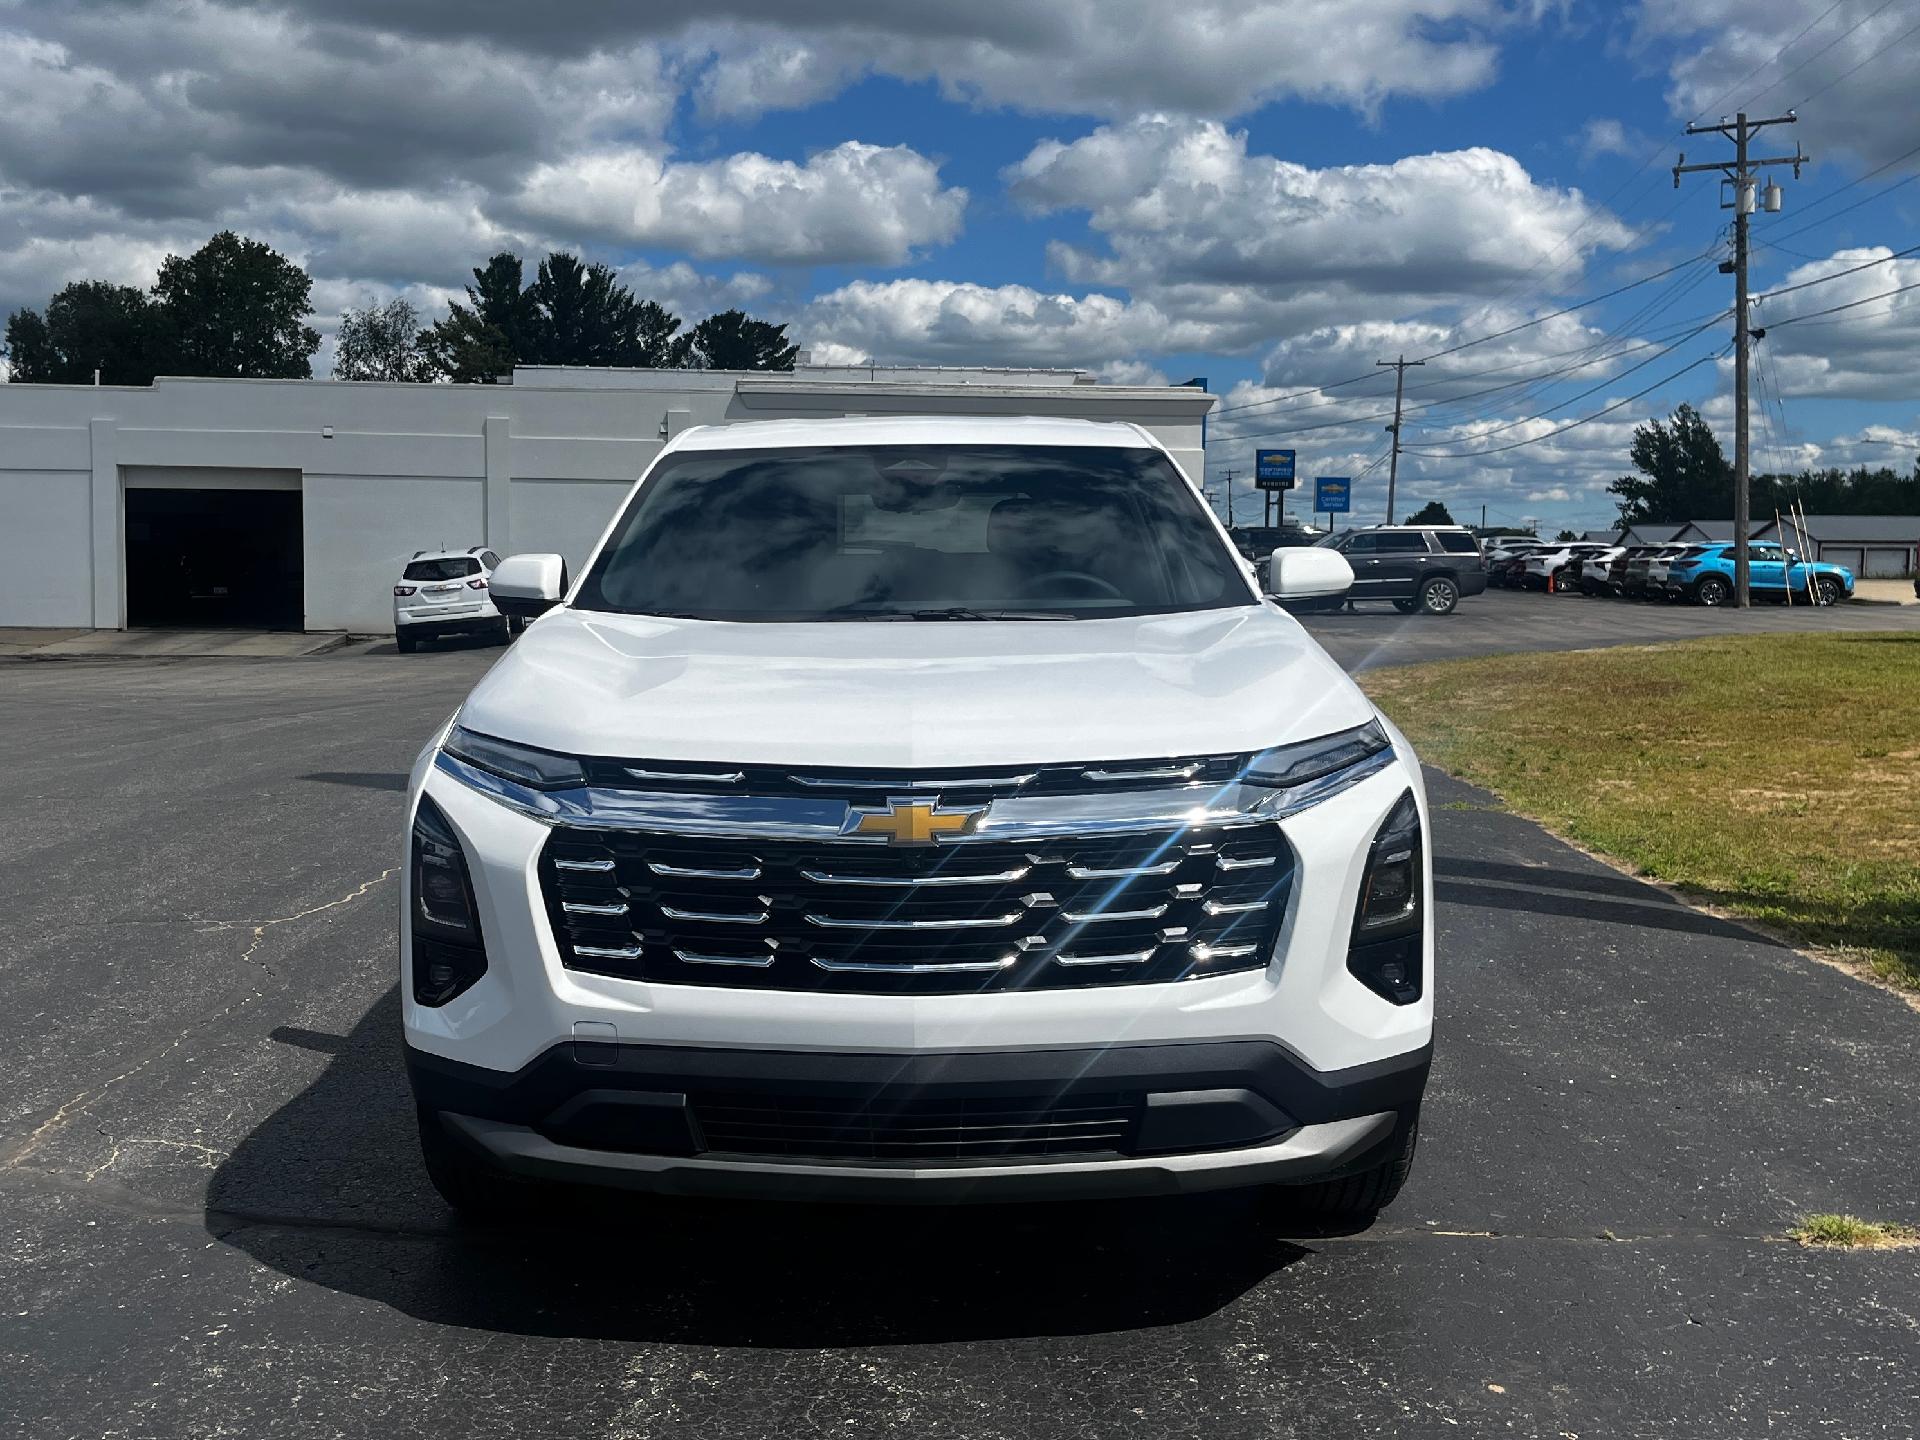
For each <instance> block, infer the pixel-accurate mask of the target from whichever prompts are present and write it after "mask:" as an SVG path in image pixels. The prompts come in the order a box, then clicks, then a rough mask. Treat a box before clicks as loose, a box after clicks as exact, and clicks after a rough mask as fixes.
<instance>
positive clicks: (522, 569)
mask: <svg viewBox="0 0 1920 1440" xmlns="http://www.w3.org/2000/svg"><path fill="white" fill-rule="evenodd" d="M488 585H489V588H490V590H491V593H492V595H493V605H494V608H495V609H496V610H498V611H499V612H500V613H501V614H502V615H506V616H509V617H511V618H512V619H515V620H531V619H533V618H534V617H535V616H536V615H544V614H546V613H547V611H549V610H551V609H552V608H553V607H554V606H555V605H558V604H559V603H560V600H561V597H562V596H564V595H565V594H566V593H567V562H566V560H565V559H563V558H562V557H561V556H558V555H509V556H508V557H507V558H506V559H504V560H502V561H501V562H500V563H499V564H498V565H496V566H495V567H494V570H493V579H492V580H490V581H489V582H488Z"/></svg>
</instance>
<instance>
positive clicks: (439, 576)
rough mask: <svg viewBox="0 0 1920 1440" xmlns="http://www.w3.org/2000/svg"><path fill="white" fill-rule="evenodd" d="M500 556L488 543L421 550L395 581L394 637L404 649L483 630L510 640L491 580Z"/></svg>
mask: <svg viewBox="0 0 1920 1440" xmlns="http://www.w3.org/2000/svg"><path fill="white" fill-rule="evenodd" d="M499 563H500V557H499V556H498V555H495V554H494V553H493V551H491V550H488V549H486V548H485V547H483V546H480V545H475V546H474V547H472V548H471V549H469V550H416V551H414V552H413V558H412V559H411V560H409V561H408V562H407V568H406V569H405V570H404V571H402V572H401V575H400V579H399V581H398V583H396V584H395V585H394V587H393V638H394V643H395V644H396V645H398V646H399V648H400V653H401V654H402V655H410V654H412V653H413V649H414V647H415V646H416V645H418V644H419V643H420V642H421V641H422V640H428V639H431V638H432V637H434V636H435V635H471V634H483V635H492V636H494V637H496V638H497V639H498V640H499V641H500V643H501V644H503V645H504V644H505V643H506V642H507V637H508V634H509V625H508V621H507V617H506V616H504V615H502V614H501V613H500V612H499V610H497V609H496V608H495V607H494V604H493V598H492V594H491V592H490V591H489V590H488V588H487V587H488V585H489V584H490V583H491V582H492V577H493V571H494V567H495V566H497V565H498V564H499Z"/></svg>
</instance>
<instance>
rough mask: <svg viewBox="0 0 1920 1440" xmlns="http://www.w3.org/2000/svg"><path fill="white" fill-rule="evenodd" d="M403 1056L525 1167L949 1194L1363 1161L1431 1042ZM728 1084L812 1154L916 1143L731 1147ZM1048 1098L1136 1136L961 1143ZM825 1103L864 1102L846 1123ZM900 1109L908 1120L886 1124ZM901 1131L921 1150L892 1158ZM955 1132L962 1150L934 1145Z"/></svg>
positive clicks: (579, 1048) (1128, 1183) (1124, 1192)
mask: <svg viewBox="0 0 1920 1440" xmlns="http://www.w3.org/2000/svg"><path fill="white" fill-rule="evenodd" d="M407 1057H408V1072H409V1076H410V1078H411V1080H412V1083H413V1088H414V1093H415V1095H416V1098H417V1099H418V1100H419V1102H420V1104H421V1105H422V1106H423V1107H424V1108H425V1109H427V1110H429V1111H432V1112H434V1113H436V1114H437V1115H438V1116H439V1119H440V1123H441V1124H442V1125H443V1127H444V1128H445V1129H446V1131H447V1133H448V1134H449V1135H450V1136H451V1137H452V1138H453V1139H454V1140H455V1141H456V1142H457V1143H460V1144H462V1145H464V1146H466V1147H467V1148H468V1149H469V1150H471V1151H473V1152H474V1153H475V1154H477V1155H478V1156H480V1157H481V1158H483V1159H484V1160H485V1161H486V1162H487V1163H489V1164H491V1165H492V1166H494V1167H495V1168H497V1169H500V1170H503V1171H506V1172H508V1173H511V1174H516V1175H521V1176H525V1177H529V1178H537V1179H547V1180H568V1181H584V1182H589V1183H597V1184H604V1185H613V1186H620V1187H623V1188H628V1189H637V1190H646V1191H653V1192H658V1193H664V1194H676V1195H710V1196H736V1197H746V1196H769V1197H780V1198H789V1199H807V1200H876V1201H888V1202H901V1201H909V1202H911V1201H920V1202H929V1203H951V1202H956V1201H1023V1200H1042V1199H1081V1198H1092V1197H1099V1196H1129V1195H1156V1194H1174V1193H1186V1192H1192V1191H1201V1190H1215V1189H1225V1188H1231V1187H1236V1186H1244V1185H1256V1184H1272V1183H1302V1182H1306V1181H1312V1180H1320V1179H1326V1178H1330V1177H1334V1176H1338V1175H1342V1174H1349V1173H1352V1172H1355V1171H1358V1170H1363V1169H1366V1168H1368V1167H1369V1166H1370V1165H1372V1164H1374V1163H1377V1162H1378V1159H1379V1158H1380V1157H1381V1156H1382V1155H1383V1154H1385V1153H1388V1151H1389V1147H1390V1146H1391V1145H1392V1144H1393V1142H1394V1139H1395V1136H1396V1134H1397V1132H1398V1131H1399V1130H1400V1129H1401V1127H1402V1126H1404V1125H1406V1124H1408V1123H1410V1122H1411V1119H1412V1117H1413V1115H1414V1113H1415V1111H1416V1110H1417V1108H1418V1106H1419V1103H1420V1097H1421V1094H1422V1092H1423V1091H1424V1089H1425V1086H1426V1079H1427V1070H1428V1065H1429V1063H1430V1059H1431V1047H1430V1046H1423V1047H1422V1048H1420V1049H1418V1050H1415V1051H1411V1052H1409V1053H1407V1054H1404V1055H1399V1056H1395V1057H1392V1058H1391V1059H1388V1060H1384V1061H1378V1062H1374V1063H1371V1064H1366V1065H1360V1066H1356V1067H1353V1068H1352V1069H1349V1070H1344V1071H1334V1072H1319V1071H1315V1070H1313V1069H1312V1068H1311V1067H1309V1066H1308V1065H1306V1064H1305V1063H1304V1062H1303V1061H1301V1060H1299V1059H1298V1058H1297V1057H1295V1056H1294V1055H1292V1054H1291V1053H1290V1052H1289V1051H1287V1050H1285V1049H1284V1048H1282V1047H1281V1046H1279V1045H1277V1044H1275V1043H1274V1042H1272V1041H1268V1040H1218V1041H1205V1042H1195V1043H1178V1044H1157V1045H1115V1046H1108V1047H1102V1048H1097V1049H1050V1050H1009V1051H966V1052H955V1053H945V1054H939V1053H927V1054H916V1055H898V1054H884V1053H877V1054H862V1053H845V1052H818V1051H784V1052H780V1051H775V1052H765V1051H743V1050H727V1049H719V1048H711V1049H709V1048H698V1047H681V1046H651V1045H607V1044H598V1043H576V1044H563V1045H559V1046H555V1047H553V1048H552V1049H550V1050H548V1051H547V1052H546V1053H544V1054H543V1055H541V1056H539V1057H538V1058H536V1059H535V1060H534V1061H532V1062H531V1063H530V1064H528V1065H527V1066H526V1067H524V1068H523V1069H521V1070H520V1071H518V1072H516V1073H513V1074H510V1075H502V1074H499V1073H497V1072H494V1071H488V1070H484V1069H481V1068H479V1067H476V1066H470V1065H464V1064H460V1063H458V1062H454V1061H450V1060H447V1059H445V1058H443V1057H440V1056H435V1055H430V1054H426V1053H424V1052H421V1051H419V1050H416V1049H413V1048H411V1047H409V1049H408V1052H407ZM716 1094H722V1095H724V1096H725V1097H726V1099H727V1103H728V1105H729V1106H731V1107H733V1109H732V1110H731V1111H729V1112H724V1113H730V1114H738V1113H739V1111H738V1107H739V1106H741V1105H742V1104H749V1105H750V1104H761V1105H766V1106H769V1107H774V1109H770V1110H769V1111H767V1112H765V1113H769V1114H771V1113H775V1112H776V1111H778V1110H782V1109H784V1113H787V1114H791V1115H795V1116H799V1117H802V1119H803V1121H804V1122H806V1123H804V1125H803V1126H802V1128H801V1129H800V1130H799V1131H796V1132H795V1133H797V1134H800V1135H801V1136H802V1137H803V1138H801V1139H799V1140H798V1141H796V1142H793V1143H792V1146H791V1147H790V1148H797V1149H799V1150H800V1151H802V1152H804V1150H805V1148H806V1147H807V1146H808V1145H812V1144H823V1148H834V1147H838V1148H840V1149H841V1150H842V1151H848V1152H850V1151H851V1150H858V1149H863V1148H865V1147H866V1146H867V1145H868V1144H869V1143H870V1142H871V1140H872V1137H874V1136H875V1135H879V1134H889V1135H890V1134H912V1135H913V1136H915V1137H916V1139H915V1140H914V1141H913V1142H911V1144H907V1143H903V1142H900V1141H882V1142H881V1143H880V1144H879V1145H878V1146H876V1147H874V1148H875V1149H877V1150H878V1151H879V1152H880V1153H866V1154H852V1153H843V1154H839V1155H835V1156H832V1157H827V1156H821V1155H813V1154H808V1153H792V1154H779V1155H774V1154H765V1153H746V1152H735V1151H729V1150H727V1149H723V1148H719V1147H720V1146H722V1145H724V1144H726V1143H727V1141H726V1139H725V1138H724V1135H723V1133H722V1131H721V1130H720V1124H721V1123H722V1122H721V1121H719V1120H718V1119H715V1120H713V1121H712V1122H711V1123H712V1124H713V1127H714V1134H713V1135H711V1136H710V1135H709V1134H708V1133H706V1126H705V1125H704V1124H703V1117H704V1116H715V1117H717V1116H720V1115H721V1114H722V1113H723V1112H722V1111H721V1110H720V1109H718V1108H715V1106H714V1102H713V1101H712V1100H711V1099H710V1098H709V1097H712V1096H714V1095H716ZM1034 1096H1044V1097H1045V1099H1044V1103H1045V1105H1046V1106H1048V1107H1051V1109H1050V1110H1049V1111H1048V1112H1047V1113H1050V1114H1069V1113H1086V1110H1085V1108H1084V1107H1088V1106H1091V1105H1093V1104H1094V1103H1095V1102H1096V1100H1097V1101H1098V1102H1100V1103H1101V1104H1103V1105H1111V1106H1113V1107H1114V1108H1115V1109H1116V1110H1117V1109H1124V1110H1125V1111H1126V1112H1127V1117H1126V1124H1125V1126H1124V1130H1123V1131H1121V1130H1116V1132H1115V1134H1116V1135H1117V1136H1120V1137H1121V1138H1118V1139H1116V1140H1115V1141H1114V1143H1113V1144H1112V1145H1111V1146H1110V1147H1107V1148H1094V1147H1091V1146H1090V1147H1089V1148H1085V1149H1078V1148H1069V1149H1066V1150H1063V1151H1062V1152H1061V1153H1052V1154H1045V1155H1035V1154H1031V1153H998V1151H997V1150H996V1151H994V1152H993V1153H985V1152H981V1151H978V1150H976V1151H974V1152H972V1153H974V1154H978V1155H982V1158H960V1156H962V1155H965V1154H967V1153H969V1152H968V1147H969V1146H981V1145H985V1146H988V1147H990V1150H991V1149H992V1148H993V1147H996V1146H997V1145H998V1144H999V1142H998V1141H996V1140H982V1139H979V1138H977V1137H978V1136H981V1135H987V1134H994V1135H998V1136H1000V1137H1001V1138H1002V1139H1004V1134H1005V1132H1004V1130H992V1131H990V1130H988V1129H987V1128H985V1127H986V1125H987V1124H989V1123H991V1119H992V1117H993V1116H994V1115H995V1113H996V1112H997V1111H998V1110H999V1109H1001V1108H1004V1107H1007V1106H1016V1105H1031V1104H1032V1103H1033V1102H1032V1101H1031V1098H1030V1097H1034ZM1021 1097H1026V1098H1021ZM928 1106H932V1107H936V1108H938V1109H939V1110H941V1112H942V1113H945V1114H949V1115H952V1116H972V1117H976V1118H979V1119H981V1124H980V1125H978V1126H973V1127H971V1128H970V1126H969V1122H968V1121H967V1120H965V1119H961V1120H959V1121H957V1122H955V1123H954V1124H953V1125H952V1126H951V1127H943V1130H942V1134H941V1135H940V1136H938V1137H935V1138H934V1139H933V1140H931V1141H928V1140H927V1139H926V1138H925V1137H926V1136H927V1134H928V1131H927V1127H926V1125H925V1123H924V1119H923V1114H922V1113H913V1114H911V1115H909V1113H908V1112H911V1111H914V1108H915V1107H922V1108H923V1109H924V1107H928ZM823 1115H837V1116H842V1117H845V1116H848V1115H852V1116H856V1117H858V1118H857V1119H855V1120H854V1121H853V1122H852V1123H843V1124H841V1125H839V1126H838V1128H837V1129H830V1128H829V1127H825V1126H823V1125H822V1124H821V1123H820V1117H821V1116H823ZM903 1117H905V1118H907V1119H909V1120H910V1122H911V1125H912V1128H911V1129H910V1130H895V1129H889V1128H888V1127H889V1125H890V1124H891V1123H892V1122H893V1121H894V1120H896V1119H900V1118H903ZM726 1123H729V1124H731V1123H734V1122H732V1121H727V1122H726ZM1040 1123H1046V1122H1045V1121H1044V1120H1043V1121H1041V1122H1040ZM1055 1123H1058V1122H1055ZM948 1128H950V1130H951V1134H950V1135H949V1134H948V1133H947V1129H948ZM728 1133H730V1132H728ZM762 1133H767V1132H762ZM822 1134H825V1135H826V1136H827V1138H826V1140H825V1142H821V1141H820V1140H819V1138H818V1137H820V1136H821V1135H822ZM970 1137H973V1138H970ZM849 1141H851V1142H853V1143H852V1145H851V1146H849V1144H848V1142H849ZM889 1145H893V1146H896V1147H898V1148H899V1149H905V1150H911V1151H912V1153H909V1154H906V1155H905V1156H902V1157H898V1158H896V1157H895V1156H893V1155H889V1154H888V1153H887V1148H888V1146H889ZM942 1148H946V1149H951V1150H952V1151H953V1152H954V1153H952V1154H938V1155H936V1154H934V1153H933V1152H934V1151H935V1150H936V1149H942Z"/></svg>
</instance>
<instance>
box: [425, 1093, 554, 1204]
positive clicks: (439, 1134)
mask: <svg viewBox="0 0 1920 1440" xmlns="http://www.w3.org/2000/svg"><path fill="white" fill-rule="evenodd" d="M415 1114H416V1116H417V1118H418V1120H419V1123H420V1158H421V1159H422V1160H424V1161H426V1165H427V1178H428V1179H429V1180H431V1181H432V1182H433V1188H434V1189H435V1190H437V1191H439V1192H440V1198H441V1199H442V1200H444V1201H446V1202H447V1204H448V1205H450V1206H452V1207H453V1208H454V1210H455V1211H457V1212H458V1213H459V1215H460V1217H461V1218H462V1219H463V1220H469V1221H472V1222H473V1223H475V1224H479V1225H503V1224H507V1223H509V1222H511V1221H515V1220H523V1219H525V1218H527V1217H528V1216H530V1215H532V1214H533V1213H534V1212H535V1211H536V1210H537V1209H538V1208H539V1204H538V1202H539V1200H540V1198H541V1195H542V1191H541V1189H540V1187H539V1186H538V1185H535V1184H532V1183H530V1182H528V1181H525V1180H518V1179H515V1178H514V1177H513V1176H511V1175H502V1174H501V1173H500V1172H499V1171H497V1170H492V1169H489V1168H488V1167H487V1166H486V1165H485V1164H483V1163H482V1162H481V1161H480V1159H479V1157H478V1156H476V1155H474V1154H472V1153H471V1152H470V1151H468V1150H466V1149H465V1148H464V1147H462V1146H461V1144H460V1143H459V1142H458V1141H457V1140H455V1139H454V1138H453V1137H452V1136H451V1135H449V1134H448V1133H447V1129H446V1126H445V1125H443V1124H441V1122H440V1116H439V1113H438V1112H437V1111H433V1110H429V1109H428V1108H427V1107H426V1106H424V1105H420V1106H416V1107H415Z"/></svg>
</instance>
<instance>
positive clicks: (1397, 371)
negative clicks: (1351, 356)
mask: <svg viewBox="0 0 1920 1440" xmlns="http://www.w3.org/2000/svg"><path fill="white" fill-rule="evenodd" d="M1373 363H1374V364H1375V365H1391V366H1392V367H1393V423H1392V424H1391V425H1389V426H1387V429H1388V430H1389V431H1390V432H1392V434H1393V455H1392V457H1391V458H1390V459H1389V460H1388V462H1387V524H1389V525H1391V524H1392V523H1393V492H1394V487H1395V485H1396V484H1397V483H1398V482H1399V479H1400V397H1401V395H1403V394H1404V393H1405V392H1406V388H1407V367H1408V366H1409V365H1424V364H1426V363H1427V362H1426V361H1424V360H1409V359H1407V357H1406V356H1405V355H1404V354H1403V355H1401V357H1400V358H1399V359H1398V360H1376V361H1374V362H1373Z"/></svg>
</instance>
